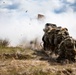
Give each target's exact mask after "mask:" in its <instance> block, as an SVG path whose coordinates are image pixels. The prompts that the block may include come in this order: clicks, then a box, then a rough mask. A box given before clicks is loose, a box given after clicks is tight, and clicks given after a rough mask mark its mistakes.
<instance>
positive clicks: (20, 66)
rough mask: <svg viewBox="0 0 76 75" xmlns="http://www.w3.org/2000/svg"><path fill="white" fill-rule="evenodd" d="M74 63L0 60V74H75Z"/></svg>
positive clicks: (75, 65)
mask: <svg viewBox="0 0 76 75" xmlns="http://www.w3.org/2000/svg"><path fill="white" fill-rule="evenodd" d="M75 67H76V64H68V65H50V64H49V63H48V62H47V61H40V60H15V59H13V60H6V61H0V75H76V68H75Z"/></svg>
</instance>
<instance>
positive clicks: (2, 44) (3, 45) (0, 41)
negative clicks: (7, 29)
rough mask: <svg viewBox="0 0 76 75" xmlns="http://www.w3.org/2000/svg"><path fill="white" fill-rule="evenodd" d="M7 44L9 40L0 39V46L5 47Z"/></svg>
mask: <svg viewBox="0 0 76 75" xmlns="http://www.w3.org/2000/svg"><path fill="white" fill-rule="evenodd" d="M8 45H9V41H8V40H7V39H0V46H1V47H7V46H8Z"/></svg>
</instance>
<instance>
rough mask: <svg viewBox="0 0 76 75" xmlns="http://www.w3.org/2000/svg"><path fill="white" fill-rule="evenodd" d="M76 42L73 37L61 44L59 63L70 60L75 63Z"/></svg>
mask: <svg viewBox="0 0 76 75" xmlns="http://www.w3.org/2000/svg"><path fill="white" fill-rule="evenodd" d="M75 49H76V48H75V40H74V39H73V38H72V37H70V36H69V37H68V38H66V39H64V40H63V41H62V42H61V43H60V44H59V57H58V58H57V61H58V62H61V61H64V60H65V59H68V60H69V61H72V62H75V55H76V50H75Z"/></svg>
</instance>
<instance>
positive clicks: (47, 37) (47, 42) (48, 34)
mask: <svg viewBox="0 0 76 75" xmlns="http://www.w3.org/2000/svg"><path fill="white" fill-rule="evenodd" d="M56 27H57V26H56V25H55V24H50V23H47V24H46V25H45V29H43V31H44V32H45V34H44V36H43V38H42V41H43V42H44V44H43V46H44V50H50V49H51V46H53V41H54V31H55V28H56Z"/></svg>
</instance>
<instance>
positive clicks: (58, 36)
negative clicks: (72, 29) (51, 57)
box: [54, 27, 69, 54]
mask: <svg viewBox="0 0 76 75" xmlns="http://www.w3.org/2000/svg"><path fill="white" fill-rule="evenodd" d="M54 36H55V37H54V45H55V53H56V54H57V48H58V45H59V44H60V43H61V41H62V40H64V39H66V38H67V37H68V36H69V33H68V30H67V28H61V27H58V28H57V30H56V33H55V35H54Z"/></svg>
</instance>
